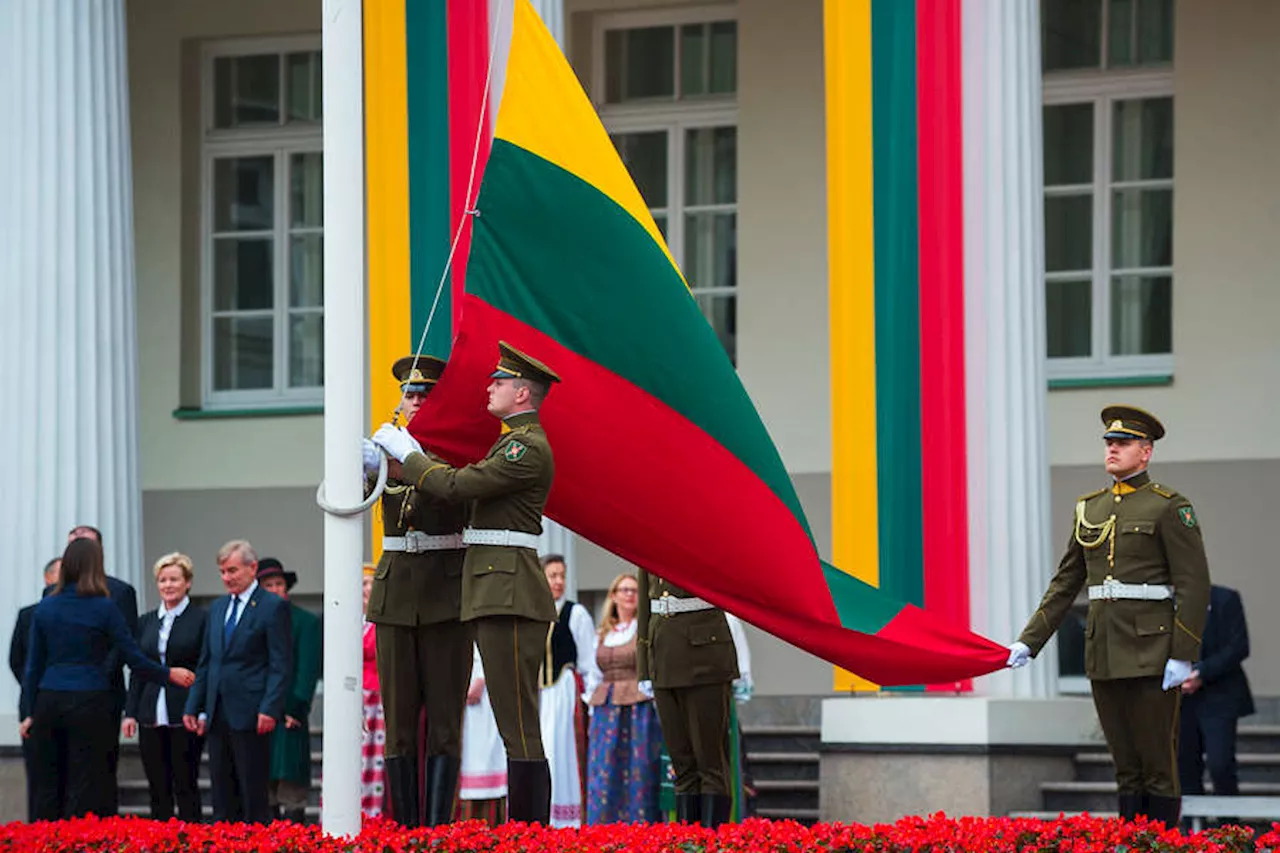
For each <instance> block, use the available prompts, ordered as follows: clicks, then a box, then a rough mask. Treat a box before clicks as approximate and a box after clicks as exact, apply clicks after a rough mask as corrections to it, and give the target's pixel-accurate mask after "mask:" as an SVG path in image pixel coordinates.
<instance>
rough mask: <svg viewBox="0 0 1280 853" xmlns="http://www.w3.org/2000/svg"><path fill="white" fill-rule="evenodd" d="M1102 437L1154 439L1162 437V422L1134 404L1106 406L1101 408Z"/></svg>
mask: <svg viewBox="0 0 1280 853" xmlns="http://www.w3.org/2000/svg"><path fill="white" fill-rule="evenodd" d="M1102 425H1103V426H1104V427H1105V431H1104V432H1103V433H1102V437H1103V438H1141V439H1146V440H1147V441H1156V440H1157V439H1161V438H1164V424H1162V423H1160V419H1159V418H1157V417H1156V416H1155V415H1153V414H1151V413H1150V412H1148V411H1144V410H1142V409H1139V408H1137V407H1136V406H1107V407H1106V408H1105V409H1103V410H1102Z"/></svg>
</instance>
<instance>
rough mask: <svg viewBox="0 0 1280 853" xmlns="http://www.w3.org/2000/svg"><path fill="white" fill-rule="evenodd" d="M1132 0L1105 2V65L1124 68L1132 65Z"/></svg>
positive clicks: (1133, 51) (1109, 0)
mask: <svg viewBox="0 0 1280 853" xmlns="http://www.w3.org/2000/svg"><path fill="white" fill-rule="evenodd" d="M1135 5H1136V4H1135V2H1134V0H1108V3H1107V66H1108V67H1110V68H1124V67H1126V66H1130V65H1133V60H1134V54H1135V53H1136V51H1135V49H1134V38H1133V13H1134V6H1135Z"/></svg>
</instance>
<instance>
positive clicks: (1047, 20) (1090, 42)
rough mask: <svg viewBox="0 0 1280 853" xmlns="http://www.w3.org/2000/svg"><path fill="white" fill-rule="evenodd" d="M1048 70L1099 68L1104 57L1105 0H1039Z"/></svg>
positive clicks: (1043, 48) (1046, 69)
mask: <svg viewBox="0 0 1280 853" xmlns="http://www.w3.org/2000/svg"><path fill="white" fill-rule="evenodd" d="M1040 26H1041V35H1042V52H1043V54H1044V59H1043V61H1044V70H1045V71H1064V70H1067V69H1070V68H1097V67H1098V66H1099V65H1100V64H1101V60H1102V50H1101V47H1102V0H1040Z"/></svg>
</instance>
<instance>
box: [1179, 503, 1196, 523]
mask: <svg viewBox="0 0 1280 853" xmlns="http://www.w3.org/2000/svg"><path fill="white" fill-rule="evenodd" d="M1178 518H1181V519H1182V523H1183V524H1184V525H1186V526H1187V527H1195V526H1196V512H1195V510H1193V509H1192V508H1191V507H1189V506H1184V507H1182V508H1180V509H1179V510H1178Z"/></svg>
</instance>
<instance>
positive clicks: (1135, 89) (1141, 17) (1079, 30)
mask: <svg viewBox="0 0 1280 853" xmlns="http://www.w3.org/2000/svg"><path fill="white" fill-rule="evenodd" d="M1041 24H1042V38H1043V42H1042V44H1043V61H1044V105H1045V106H1044V183H1045V201H1044V219H1045V296H1046V315H1047V323H1048V328H1047V332H1048V335H1047V338H1048V356H1049V376H1050V378H1057V379H1063V378H1084V379H1090V378H1097V379H1110V378H1135V379H1140V378H1144V377H1156V376H1167V375H1170V374H1171V373H1172V370H1173V190H1174V174H1173V116H1174V98H1173V69H1172V63H1173V0H1041Z"/></svg>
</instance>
